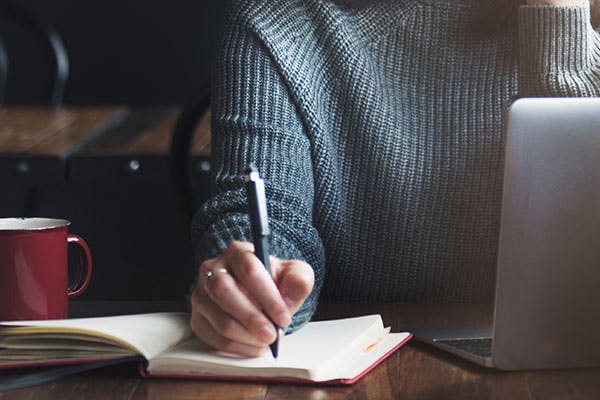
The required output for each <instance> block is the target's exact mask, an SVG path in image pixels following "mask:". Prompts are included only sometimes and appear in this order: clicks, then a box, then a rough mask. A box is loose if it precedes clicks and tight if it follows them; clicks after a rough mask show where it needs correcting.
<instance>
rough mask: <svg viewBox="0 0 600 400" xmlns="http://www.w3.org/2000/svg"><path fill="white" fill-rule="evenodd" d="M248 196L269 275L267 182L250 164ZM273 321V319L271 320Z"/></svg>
mask: <svg viewBox="0 0 600 400" xmlns="http://www.w3.org/2000/svg"><path fill="white" fill-rule="evenodd" d="M244 184H245V186H246V196H247V197H248V212H249V214H250V225H251V226H252V242H253V243H254V254H255V255H256V257H258V259H259V260H260V261H261V262H262V263H263V265H264V266H265V268H266V269H267V272H268V273H269V275H271V276H273V275H272V272H271V265H270V264H269V234H270V233H271V232H270V231H269V219H268V216H267V198H266V196H265V183H264V181H263V180H262V179H261V177H260V174H259V172H258V169H257V168H256V167H255V166H254V165H250V166H248V168H246V171H245V175H244ZM271 322H272V321H271ZM273 326H274V327H275V341H274V342H273V343H271V353H272V354H273V357H275V358H277V353H278V351H279V327H278V326H277V325H276V324H275V323H273Z"/></svg>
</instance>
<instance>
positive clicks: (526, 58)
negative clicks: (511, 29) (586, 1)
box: [519, 5, 600, 96]
mask: <svg viewBox="0 0 600 400" xmlns="http://www.w3.org/2000/svg"><path fill="white" fill-rule="evenodd" d="M519 40H520V55H519V70H520V88H519V89H520V94H521V96H598V95H600V36H599V35H598V32H596V31H594V29H593V28H592V26H591V23H590V8H589V5H586V6H564V7H559V6H521V7H520V9H519Z"/></svg>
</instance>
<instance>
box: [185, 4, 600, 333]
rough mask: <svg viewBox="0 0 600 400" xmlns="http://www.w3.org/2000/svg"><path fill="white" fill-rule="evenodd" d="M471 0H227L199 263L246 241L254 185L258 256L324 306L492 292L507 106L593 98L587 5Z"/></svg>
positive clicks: (307, 309)
mask: <svg viewBox="0 0 600 400" xmlns="http://www.w3.org/2000/svg"><path fill="white" fill-rule="evenodd" d="M485 7H486V2H485V1H480V0H457V1H442V0H429V1H415V0H395V1H364V0H361V1H358V0H356V1H350V0H346V1H341V0H337V1H333V0H331V1H317V0H278V1H273V0H264V1H262V0H260V1H259V0H248V1H235V2H234V3H233V4H232V5H230V7H228V12H227V15H226V21H225V25H224V35H223V40H222V42H221V46H220V51H219V54H218V55H217V60H218V62H217V65H216V68H215V77H214V81H213V84H214V93H213V108H212V111H213V121H212V132H213V139H212V145H213V174H214V179H215V180H214V183H215V185H214V188H213V189H214V193H215V196H214V197H213V198H212V199H211V200H209V201H208V202H207V203H206V204H205V205H204V206H203V207H202V208H201V210H200V212H199V213H198V215H197V217H196V219H195V222H194V229H193V232H194V238H195V242H196V248H197V256H198V261H202V260H204V259H206V258H208V257H212V256H215V255H216V254H218V253H219V252H220V251H221V250H222V249H223V248H225V247H226V246H227V245H228V244H229V243H230V242H231V241H232V240H250V234H249V226H248V218H247V215H246V201H245V192H244V189H243V184H242V178H241V175H242V173H243V171H244V168H245V167H246V166H247V165H248V164H249V163H250V162H253V163H255V164H256V165H257V166H258V167H259V169H260V170H261V172H262V174H263V176H264V177H265V180H266V185H267V196H268V207H269V214H270V217H271V228H272V231H273V234H272V242H271V247H272V251H273V254H274V255H276V256H278V257H282V258H297V259H303V260H306V261H307V262H309V263H310V264H311V265H312V266H313V268H314V270H315V274H316V278H317V279H316V285H315V290H314V292H313V294H312V295H311V297H310V298H309V300H308V301H307V302H306V303H305V305H304V307H303V309H302V310H301V311H300V312H299V313H298V314H297V315H296V316H295V319H294V322H295V324H296V326H297V325H299V324H301V323H303V322H305V321H306V320H307V319H308V318H310V316H311V315H312V313H313V311H314V308H315V305H316V301H317V297H318V295H319V293H321V297H322V298H326V299H328V300H345V301H348V300H349V301H353V300H368V301H372V300H380V301H386V300H390V301H391V300H394V301H460V302H465V301H482V300H489V299H491V298H492V296H493V288H494V280H495V265H496V252H497V240H498V229H499V216H500V199H501V190H502V171H503V134H502V116H503V113H504V111H505V108H506V106H507V105H508V104H509V103H510V101H511V100H512V99H514V98H515V97H517V96H525V95H527V96H541V95H578V96H579V95H581V96H583V95H586V96H587V95H597V94H598V93H599V92H600V76H599V74H598V66H599V60H600V57H599V48H598V36H597V34H596V33H595V32H594V31H593V30H592V28H591V27H590V26H589V23H588V20H589V10H588V9H587V8H583V7H580V8H577V7H560V8H558V7H556V8H549V7H521V9H520V10H519V15H518V18H517V16H516V15H515V17H514V18H513V19H512V20H511V21H512V22H508V23H507V24H506V25H504V26H502V27H501V28H500V29H498V30H494V31H491V32H485V33H482V32H476V31H475V30H474V29H473V26H475V25H477V24H476V23H477V21H478V20H479V18H480V17H481V15H482V13H483V12H484V11H485Z"/></svg>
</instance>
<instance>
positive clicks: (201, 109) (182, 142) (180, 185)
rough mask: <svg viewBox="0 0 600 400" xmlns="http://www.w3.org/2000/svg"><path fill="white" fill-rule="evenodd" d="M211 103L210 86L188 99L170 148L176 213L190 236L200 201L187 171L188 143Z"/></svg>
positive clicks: (170, 165)
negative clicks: (192, 222)
mask: <svg viewBox="0 0 600 400" xmlns="http://www.w3.org/2000/svg"><path fill="white" fill-rule="evenodd" d="M209 106H210V89H208V88H205V89H203V90H202V91H201V92H200V94H199V95H198V96H197V97H195V98H194V99H193V100H191V101H190V102H188V103H187V104H186V105H185V106H184V108H183V110H182V112H181V114H180V115H179V118H178V119H177V123H176V124H175V128H174V131H173V135H172V137H171V145H170V148H169V158H168V163H169V173H170V177H171V184H172V187H173V193H174V197H175V203H176V206H177V209H178V214H179V216H180V219H181V223H182V226H183V228H184V231H185V233H184V234H185V236H186V237H187V238H189V235H190V233H189V232H190V230H189V227H190V223H191V221H192V218H193V216H194V213H195V212H196V209H197V207H198V205H199V203H200V198H199V196H198V194H197V191H196V190H195V189H194V187H195V185H194V182H193V175H192V174H191V172H190V170H191V167H190V164H191V163H190V159H191V154H190V153H191V145H192V139H193V136H194V132H195V130H196V126H197V125H198V122H199V121H200V119H201V118H202V116H203V115H204V114H205V113H206V111H208V109H209Z"/></svg>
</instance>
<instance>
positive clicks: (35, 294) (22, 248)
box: [0, 218, 92, 321]
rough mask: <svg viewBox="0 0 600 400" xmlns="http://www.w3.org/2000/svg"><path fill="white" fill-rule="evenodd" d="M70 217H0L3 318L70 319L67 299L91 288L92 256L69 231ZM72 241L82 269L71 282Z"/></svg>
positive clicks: (0, 306) (0, 309)
mask: <svg viewBox="0 0 600 400" xmlns="http://www.w3.org/2000/svg"><path fill="white" fill-rule="evenodd" d="M69 225H70V222H69V221H66V220H63V219H52V218H0V321H9V320H35V319H60V318H66V317H67V302H68V299H70V298H73V297H76V296H79V295H80V294H81V293H83V291H84V290H85V289H86V288H87V286H88V285H89V283H90V278H91V275H92V257H91V253H90V249H89V247H88V245H87V243H86V242H85V241H84V240H83V239H82V238H80V237H79V236H77V235H73V234H71V233H68V227H69ZM68 245H73V246H74V247H75V248H76V249H77V253H78V255H79V256H78V257H77V269H76V273H75V277H74V280H73V282H71V283H70V284H69V283H68V280H69V278H68V260H69V257H68Z"/></svg>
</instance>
